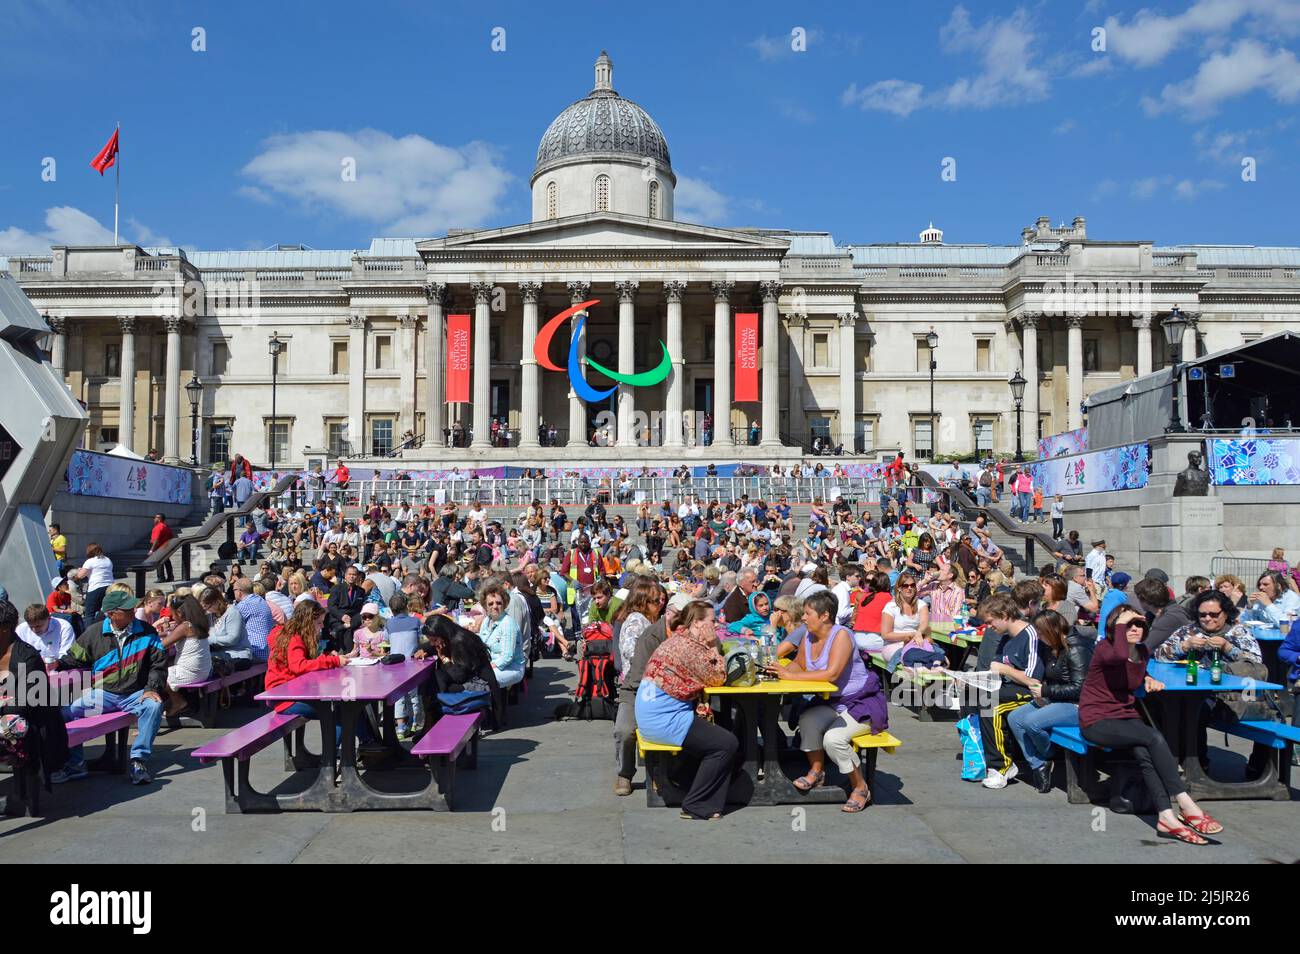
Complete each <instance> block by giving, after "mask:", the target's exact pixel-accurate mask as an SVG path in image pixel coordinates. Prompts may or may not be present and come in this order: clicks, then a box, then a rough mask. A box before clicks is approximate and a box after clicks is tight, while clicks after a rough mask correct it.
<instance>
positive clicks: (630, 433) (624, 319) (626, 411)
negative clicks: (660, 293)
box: [614, 281, 640, 447]
mask: <svg viewBox="0 0 1300 954" xmlns="http://www.w3.org/2000/svg"><path fill="white" fill-rule="evenodd" d="M614 287H615V288H616V289H618V373H619V374H632V373H633V372H634V371H635V370H636V351H635V350H634V348H633V346H632V336H633V335H634V334H636V291H637V288H639V287H640V284H639V283H638V282H629V281H624V282H615V283H614ZM634 391H635V389H634V388H630V387H628V386H627V385H626V384H620V385H619V387H618V446H619V447H635V446H636V444H637V437H638V436H639V435H638V434H637V430H636V426H635V424H634V423H633V419H634V418H635V416H636V398H635V396H634Z"/></svg>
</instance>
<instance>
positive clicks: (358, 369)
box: [347, 311, 366, 454]
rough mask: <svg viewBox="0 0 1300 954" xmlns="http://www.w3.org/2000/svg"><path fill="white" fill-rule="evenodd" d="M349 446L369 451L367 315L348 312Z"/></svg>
mask: <svg viewBox="0 0 1300 954" xmlns="http://www.w3.org/2000/svg"><path fill="white" fill-rule="evenodd" d="M347 431H348V446H349V449H350V450H351V451H352V453H354V454H364V453H365V452H366V316H365V313H364V312H360V311H354V312H352V314H350V315H348V427H347Z"/></svg>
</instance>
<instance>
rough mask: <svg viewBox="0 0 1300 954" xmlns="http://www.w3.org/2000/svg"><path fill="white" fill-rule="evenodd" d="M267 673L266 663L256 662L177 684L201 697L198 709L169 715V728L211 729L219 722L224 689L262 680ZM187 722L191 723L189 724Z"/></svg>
mask: <svg viewBox="0 0 1300 954" xmlns="http://www.w3.org/2000/svg"><path fill="white" fill-rule="evenodd" d="M265 675H266V663H254V664H253V665H251V666H249V667H248V668H247V669H242V670H239V671H237V672H232V673H230V674H229V675H226V676H213V677H212V678H210V679H205V680H203V681H202V682H191V683H188V684H186V685H184V686H176V687H175V688H177V689H183V690H185V691H187V692H193V693H194V694H196V695H197V696H198V698H199V704H198V708H197V709H186V710H185V711H184V712H182V713H180V714H179V715H175V716H167V718H166V722H167V726H168V728H171V729H177V728H181V727H185V728H201V729H211V728H212V727H213V726H215V725H216V724H217V709H218V707H219V706H220V702H221V693H222V691H224V690H226V689H229V688H231V687H232V686H237V685H239V684H240V683H244V682H248V681H250V680H253V679H257V680H260V679H262V678H263V677H264V676H265ZM187 723H190V724H189V725H187Z"/></svg>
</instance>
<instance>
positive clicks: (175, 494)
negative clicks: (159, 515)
mask: <svg viewBox="0 0 1300 954" xmlns="http://www.w3.org/2000/svg"><path fill="white" fill-rule="evenodd" d="M68 493H71V494H77V495H78V496H82V497H117V498H120V499H123V500H152V501H155V502H157V503H170V504H189V503H191V502H192V501H193V476H192V474H191V472H190V471H189V470H187V469H185V468H184V467H170V466H168V465H166V464H155V463H154V462H153V461H147V460H132V459H131V458H129V457H115V456H113V455H112V454H97V453H95V452H94V451H85V450H79V451H73V452H72V460H71V461H70V462H69V463H68Z"/></svg>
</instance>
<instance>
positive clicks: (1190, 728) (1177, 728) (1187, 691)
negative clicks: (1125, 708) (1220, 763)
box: [1147, 660, 1290, 800]
mask: <svg viewBox="0 0 1300 954" xmlns="http://www.w3.org/2000/svg"><path fill="white" fill-rule="evenodd" d="M1147 675H1149V676H1150V677H1151V678H1152V679H1158V680H1159V681H1160V682H1163V683H1164V684H1165V688H1164V691H1163V692H1160V693H1157V694H1156V697H1157V698H1159V701H1160V712H1161V715H1162V719H1161V731H1162V733H1163V734H1164V737H1165V740H1166V741H1167V742H1168V743H1169V749H1170V751H1171V752H1172V753H1173V756H1174V758H1175V759H1177V760H1178V762H1179V764H1180V765H1181V766H1182V770H1183V780H1184V781H1185V782H1186V783H1187V794H1189V795H1191V796H1192V798H1195V799H1228V798H1276V799H1279V800H1282V799H1289V798H1290V793H1289V792H1288V790H1287V787H1286V786H1285V785H1283V784H1282V783H1281V782H1280V781H1279V780H1278V776H1277V772H1276V771H1275V769H1272V768H1270V770H1269V771H1268V772H1265V773H1264V775H1263V776H1262V777H1261V778H1259V779H1256V780H1255V781H1250V782H1221V781H1219V780H1218V779H1214V778H1211V777H1210V776H1209V775H1208V774H1206V772H1205V770H1204V769H1202V768H1201V761H1200V743H1201V713H1202V711H1203V710H1204V708H1205V703H1206V702H1207V701H1208V700H1209V699H1210V697H1211V696H1212V695H1213V694H1214V693H1216V692H1242V691H1246V690H1255V691H1264V690H1280V689H1282V688H1283V686H1281V685H1278V684H1277V683H1272V682H1259V681H1257V680H1254V679H1246V678H1243V677H1241V676H1234V675H1232V674H1230V673H1226V672H1225V673H1224V674H1223V680H1222V682H1220V683H1219V684H1218V685H1217V686H1216V685H1213V684H1211V682H1210V673H1209V672H1208V670H1206V669H1201V670H1200V671H1199V672H1198V673H1197V677H1196V684H1195V685H1191V686H1189V685H1188V684H1187V667H1186V666H1182V665H1179V664H1177V663H1172V662H1158V661H1156V660H1152V661H1151V662H1149V663H1147ZM1147 698H1148V699H1150V698H1152V696H1147Z"/></svg>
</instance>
